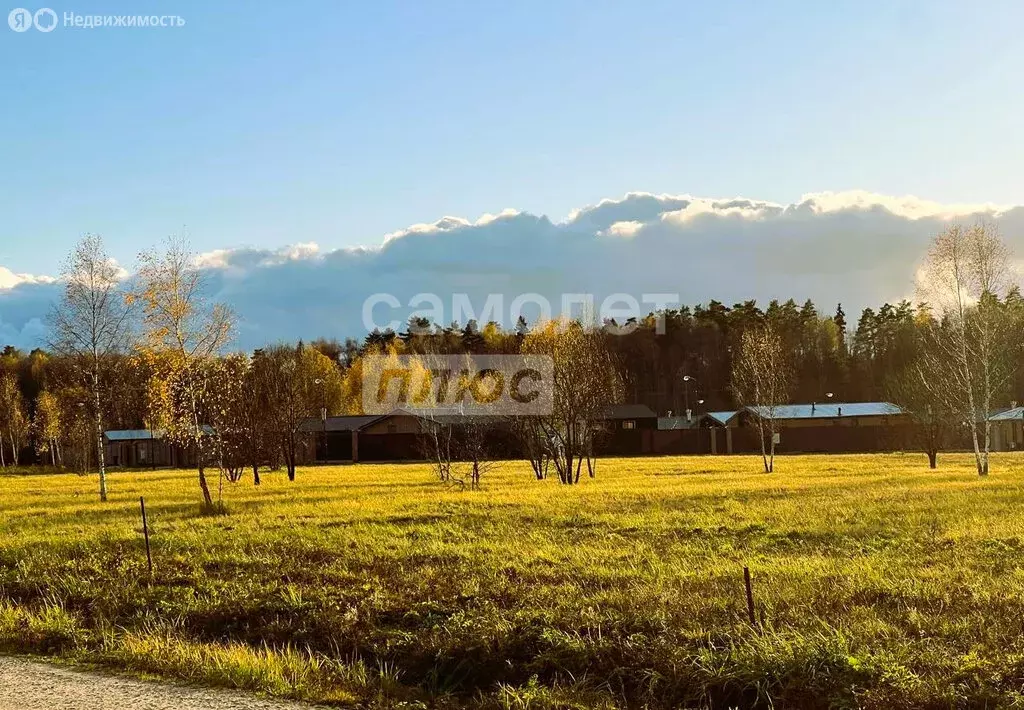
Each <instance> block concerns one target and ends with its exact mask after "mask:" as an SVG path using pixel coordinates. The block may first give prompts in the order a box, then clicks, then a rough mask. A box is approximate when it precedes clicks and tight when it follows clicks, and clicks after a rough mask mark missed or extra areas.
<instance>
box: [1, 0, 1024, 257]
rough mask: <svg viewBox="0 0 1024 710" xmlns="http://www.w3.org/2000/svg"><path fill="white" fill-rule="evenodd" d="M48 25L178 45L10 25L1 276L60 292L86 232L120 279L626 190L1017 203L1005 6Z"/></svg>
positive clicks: (1012, 44)
mask: <svg viewBox="0 0 1024 710" xmlns="http://www.w3.org/2000/svg"><path fill="white" fill-rule="evenodd" d="M9 4H10V3H9ZM19 4H20V5H22V6H26V3H24V2H22V3H19ZM11 7H12V8H13V7H14V5H13V4H11ZM50 7H52V8H53V9H54V10H56V11H57V13H58V15H61V14H62V13H64V12H75V13H78V14H82V15H88V14H138V13H147V14H148V13H155V14H175V15H180V16H181V17H183V18H185V20H186V25H185V26H184V27H182V28H147V29H143V28H100V29H74V28H65V27H58V28H57V29H56V30H55V31H53V32H51V33H49V34H41V33H37V32H35V31H31V32H27V33H24V34H18V33H14V32H11V31H9V30H8V28H7V27H4V26H3V25H0V68H2V71H0V134H2V135H3V136H4V139H3V140H2V141H0V215H2V219H0V266H3V267H6V268H8V269H11V270H13V271H15V272H26V273H36V274H47V273H55V272H56V271H57V269H58V267H59V262H60V259H61V257H62V255H63V254H64V253H65V252H66V251H67V250H68V249H69V248H70V247H71V245H72V244H73V243H74V241H75V240H76V239H77V238H78V236H79V235H80V234H82V233H84V232H96V233H100V234H102V235H103V236H104V237H105V238H106V240H107V242H108V246H109V247H110V250H111V251H112V252H113V253H114V255H115V256H116V257H117V258H119V259H120V260H122V261H125V262H129V261H131V260H132V258H133V256H134V254H135V253H136V252H137V251H138V250H139V249H141V248H144V247H146V246H149V245H152V244H154V243H156V242H157V241H158V240H159V239H161V238H162V237H163V236H165V235H167V234H169V233H172V232H175V233H176V232H182V231H186V232H187V233H188V234H189V235H190V236H191V239H192V241H193V245H194V247H195V248H196V249H197V250H199V251H206V250H210V249H215V248H229V247H239V246H250V247H255V248H266V249H272V248H277V247H281V246H283V245H286V244H291V243H296V242H309V241H312V242H317V243H318V244H320V245H321V247H322V248H325V249H331V248H338V247H343V246H349V245H357V244H364V245H366V244H377V243H379V242H380V240H381V238H382V236H383V235H384V234H385V233H387V232H391V231H394V230H397V229H401V228H403V227H405V226H407V225H409V224H412V223H416V222H427V221H433V220H435V219H437V218H439V217H440V216H442V215H459V216H466V217H469V218H471V219H475V218H476V217H478V216H479V215H480V214H482V213H485V212H493V213H496V212H498V211H499V210H501V209H502V208H505V207H515V208H519V209H525V210H529V211H531V212H533V213H535V214H547V215H550V216H551V217H552V218H554V219H563V218H564V217H565V216H566V215H567V214H568V213H569V211H570V210H572V209H573V208H577V207H582V206H584V205H587V204H592V203H595V202H597V201H598V200H599V199H601V198H603V197H619V196H621V195H623V194H624V193H626V192H627V191H630V190H649V191H654V192H668V193H691V194H694V195H702V196H712V197H732V196H737V195H743V196H747V197H751V198H756V199H762V200H773V201H778V202H781V203H788V202H793V201H795V200H797V199H798V198H799V197H800V195H802V194H803V193H808V192H816V191H820V190H844V189H851V188H864V189H869V190H872V191H875V192H879V193H885V194H890V195H903V194H915V195H919V196H922V197H926V198H929V199H932V200H937V201H942V202H987V201H991V202H996V203H1011V204H1019V203H1020V202H1021V201H1022V200H1021V193H1022V187H1024V178H1022V177H1021V175H1022V173H1021V166H1022V165H1024V131H1021V130H1020V125H1021V121H1022V120H1024V119H1022V117H1024V92H1022V91H1021V90H1020V77H1021V76H1022V75H1024V74H1022V70H1024V43H1022V42H1020V40H1019V37H1020V32H1021V28H1022V26H1024V4H1021V3H1019V2H1004V3H998V2H981V3H974V4H971V5H968V4H966V3H953V2H939V1H935V2H885V3H882V2H878V3H873V2H827V3H805V2H799V3H798V2H779V3H754V2H751V3H739V2H733V3H729V2H726V3H713V4H710V3H709V4H697V3H692V2H681V1H679V0H675V1H672V2H636V3H626V2H595V1H594V0H588V1H587V2H570V1H569V0H553V1H552V0H547V1H545V2H526V1H519V2H510V3H490V2H470V1H469V0H464V1H462V2H407V3H398V2H372V3H369V2H368V3H354V2H322V3H312V2H306V3H302V2H289V3H282V2H275V3H266V2H258V1H256V0H254V1H252V2H246V3H227V2H222V3H214V2H191V1H189V2H186V1H183V0H161V1H159V2H156V1H151V2H121V3H115V2H98V1H90V0H81V2H75V3H73V4H61V3H54V4H51V5H50ZM8 9H9V8H8ZM31 9H37V8H36V6H34V5H33V6H32V7H31ZM6 13H7V10H5V11H4V12H3V13H0V16H6Z"/></svg>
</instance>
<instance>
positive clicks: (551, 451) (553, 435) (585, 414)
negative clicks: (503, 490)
mask: <svg viewBox="0 0 1024 710" xmlns="http://www.w3.org/2000/svg"><path fill="white" fill-rule="evenodd" d="M604 338H605V334H604V333H603V332H602V331H601V330H600V329H598V328H596V327H593V326H592V325H590V324H584V323H581V322H579V321H568V322H566V321H553V322H551V323H548V324H546V325H543V326H539V327H537V328H535V329H534V330H533V331H531V332H530V334H529V335H527V336H526V338H525V340H524V341H523V347H522V352H523V354H524V355H526V356H527V357H529V356H546V357H550V358H551V360H552V363H553V365H554V382H553V383H552V384H551V386H552V388H553V411H552V413H551V414H550V415H545V416H538V417H533V418H531V423H533V424H535V425H536V426H537V427H538V433H539V434H540V436H541V437H542V438H543V440H544V441H546V442H547V444H546V445H544V446H543V449H544V450H546V451H547V452H548V455H549V456H550V460H551V461H552V462H553V463H554V464H555V471H556V472H557V473H558V480H559V481H560V482H561V483H564V484H569V485H571V484H576V483H579V480H580V472H581V470H582V467H583V463H584V462H586V463H587V468H588V472H589V473H591V475H593V472H594V470H595V469H594V466H595V463H594V450H593V437H594V433H595V430H596V428H597V427H598V426H600V424H599V422H600V420H601V418H602V415H603V413H604V412H605V411H606V410H607V408H608V407H610V406H612V405H614V404H617V403H618V402H619V401H620V400H621V398H622V380H621V378H620V376H619V373H618V370H617V368H616V367H615V364H614V362H613V361H612V357H611V355H610V353H609V352H608V348H607V344H606V343H605V340H604ZM529 455H530V457H531V465H532V463H533V461H532V457H533V453H530V454H529ZM534 473H535V474H536V473H537V470H536V468H535V469H534ZM538 477H539V474H538Z"/></svg>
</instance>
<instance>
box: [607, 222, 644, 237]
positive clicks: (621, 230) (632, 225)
mask: <svg viewBox="0 0 1024 710" xmlns="http://www.w3.org/2000/svg"><path fill="white" fill-rule="evenodd" d="M643 227H644V223H643V222H637V221H632V222H630V221H626V222H616V223H615V224H613V225H612V226H610V227H608V229H605V230H604V231H601V232H598V236H602V237H605V236H607V237H623V238H625V239H629V238H630V237H635V236H636V234H637V232H639V231H640V230H641V229H643Z"/></svg>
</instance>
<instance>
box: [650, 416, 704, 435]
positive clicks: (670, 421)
mask: <svg viewBox="0 0 1024 710" xmlns="http://www.w3.org/2000/svg"><path fill="white" fill-rule="evenodd" d="M703 417H704V415H703V414H695V415H693V416H692V417H690V418H689V419H687V418H686V417H658V430H659V431H677V430H680V429H696V428H697V427H698V426H700V420H701V419H702V418H703Z"/></svg>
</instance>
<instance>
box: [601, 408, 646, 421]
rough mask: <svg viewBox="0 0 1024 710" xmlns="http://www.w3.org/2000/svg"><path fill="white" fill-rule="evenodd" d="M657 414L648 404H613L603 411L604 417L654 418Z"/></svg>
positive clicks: (602, 415)
mask: <svg viewBox="0 0 1024 710" xmlns="http://www.w3.org/2000/svg"><path fill="white" fill-rule="evenodd" d="M657 416H658V415H657V414H656V413H655V412H654V410H653V409H651V408H650V407H648V406H647V405H646V404H613V405H612V406H610V407H605V408H604V411H603V412H602V413H601V418H602V419H654V418H655V417H657Z"/></svg>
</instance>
